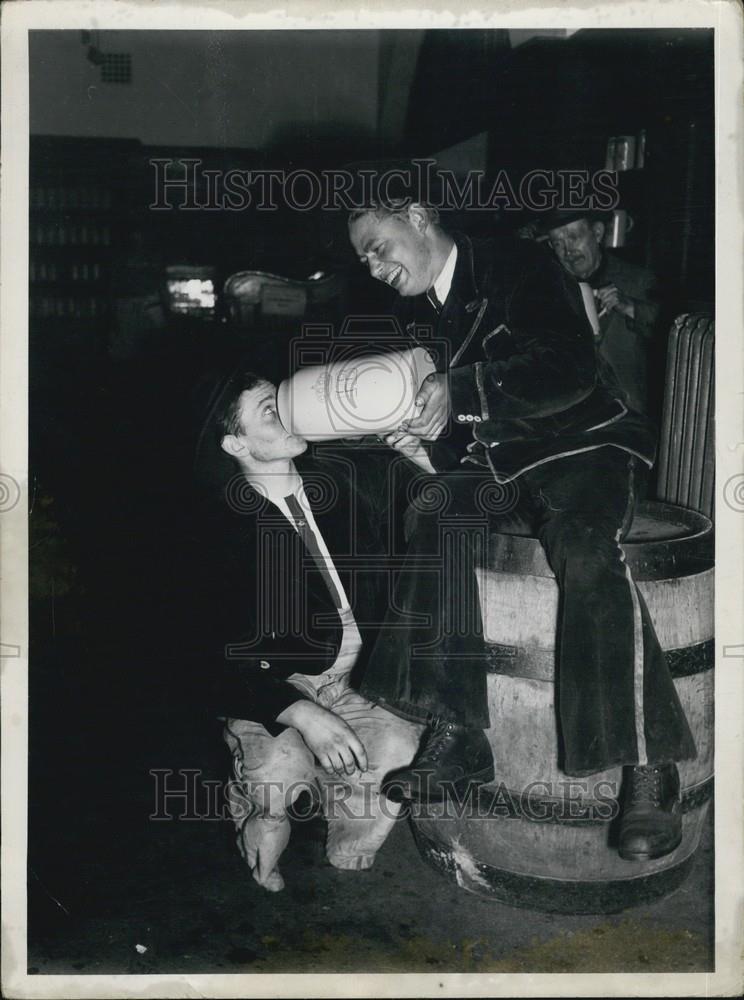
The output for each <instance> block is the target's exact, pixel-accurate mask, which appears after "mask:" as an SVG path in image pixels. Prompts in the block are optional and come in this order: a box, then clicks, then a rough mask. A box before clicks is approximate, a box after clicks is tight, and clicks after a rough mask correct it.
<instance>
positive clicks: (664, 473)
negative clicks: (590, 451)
mask: <svg viewBox="0 0 744 1000" xmlns="http://www.w3.org/2000/svg"><path fill="white" fill-rule="evenodd" d="M714 329H715V324H714V321H713V319H712V318H711V317H710V316H707V315H702V314H700V313H686V314H684V315H682V316H679V317H678V318H677V319H676V320H675V322H674V325H673V326H672V329H671V332H670V334H669V344H668V348H667V365H666V385H665V390H664V408H663V414H662V421H661V439H660V444H659V461H658V469H657V493H658V498H659V500H666V501H668V502H669V503H675V504H678V505H679V506H680V507H687V508H689V509H691V510H697V511H700V513H702V514H706V515H707V516H708V517H712V515H713V481H714V471H715V441H714V426H713V420H714V399H713V381H714V365H713V338H714Z"/></svg>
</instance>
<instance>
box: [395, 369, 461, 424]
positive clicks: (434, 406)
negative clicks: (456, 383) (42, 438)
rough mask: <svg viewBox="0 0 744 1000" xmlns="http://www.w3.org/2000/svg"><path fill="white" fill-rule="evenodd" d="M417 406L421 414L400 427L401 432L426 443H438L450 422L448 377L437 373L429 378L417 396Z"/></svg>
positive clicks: (425, 380)
mask: <svg viewBox="0 0 744 1000" xmlns="http://www.w3.org/2000/svg"><path fill="white" fill-rule="evenodd" d="M416 406H417V407H421V412H420V413H419V414H418V415H417V416H415V417H412V418H411V419H410V420H406V421H404V422H403V423H402V424H401V425H400V429H401V431H404V432H405V433H408V434H413V435H415V436H416V437H419V438H423V439H424V440H425V441H436V439H437V438H438V437H439V435H440V434H441V433H442V431H443V430H444V429H445V427H446V426H447V421H448V420H449V414H450V398H449V386H448V385H447V376H446V375H439V374H436V373H435V374H433V375H429V376H427V378H425V379H424V381H423V382H422V383H421V388H420V389H419V391H418V394H417V396H416Z"/></svg>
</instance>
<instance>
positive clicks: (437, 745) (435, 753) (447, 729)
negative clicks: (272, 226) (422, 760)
mask: <svg viewBox="0 0 744 1000" xmlns="http://www.w3.org/2000/svg"><path fill="white" fill-rule="evenodd" d="M456 728H457V727H456V726H455V724H454V723H452V722H448V723H446V724H445V725H443V726H437V727H436V728H435V730H434V733H433V735H432V737H431V739H430V740H429V743H428V745H427V747H426V757H427V759H428V760H432V761H437V760H439V758H440V757H441V756H442V753H443V751H444V750H445V748H446V747H447V746H448V744H449V742H450V739H451V737H452V735H453V734H454V732H455V730H456Z"/></svg>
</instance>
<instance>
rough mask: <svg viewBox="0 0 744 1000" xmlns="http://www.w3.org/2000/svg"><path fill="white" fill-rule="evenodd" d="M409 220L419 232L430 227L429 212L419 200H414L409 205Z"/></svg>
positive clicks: (423, 231)
mask: <svg viewBox="0 0 744 1000" xmlns="http://www.w3.org/2000/svg"><path fill="white" fill-rule="evenodd" d="M408 221H409V222H410V223H411V225H412V226H413V228H414V229H415V230H416V232H418V233H425V232H426V230H427V229H428V227H429V212H428V210H427V209H426V207H425V206H424V205H422V204H420V203H419V202H418V201H412V202H411V204H410V205H409V206H408Z"/></svg>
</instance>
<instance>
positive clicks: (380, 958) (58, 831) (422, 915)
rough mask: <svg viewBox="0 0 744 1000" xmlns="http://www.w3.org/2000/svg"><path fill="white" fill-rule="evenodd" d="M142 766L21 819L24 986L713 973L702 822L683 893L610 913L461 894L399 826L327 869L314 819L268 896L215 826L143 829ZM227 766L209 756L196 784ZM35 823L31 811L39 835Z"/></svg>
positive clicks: (175, 824) (227, 830)
mask: <svg viewBox="0 0 744 1000" xmlns="http://www.w3.org/2000/svg"><path fill="white" fill-rule="evenodd" d="M160 759H161V761H162V759H163V758H162V757H161V758H160ZM185 759H186V760H188V758H185ZM102 763H104V766H103V768H102V770H103V771H105V770H106V767H105V762H102ZM145 763H146V762H145V761H144V759H140V761H139V762H137V765H136V766H134V767H133V768H132V769H131V770H130V771H127V770H124V771H120V772H118V773H117V772H116V771H111V770H109V771H108V774H109V780H101V778H100V774H99V775H98V776H97V775H96V774H93V773H91V775H90V777H91V782H92V785H91V786H89V787H88V789H87V791H86V792H85V793H84V795H82V796H79V797H75V793H74V792H73V797H72V800H70V801H69V802H68V805H67V807H66V808H65V806H64V804H63V803H61V802H60V808H59V810H58V811H55V812H53V813H51V814H49V813H48V812H47V813H46V825H44V826H43V829H42V828H41V827H39V825H38V823H37V822H36V821H34V818H33V814H32V827H33V829H34V830H35V834H34V837H33V838H32V841H33V842H34V843H35V845H36V847H35V850H34V852H33V853H32V857H31V863H32V865H34V870H33V873H32V875H31V878H30V884H29V902H30V934H29V970H28V971H29V973H30V974H34V973H38V974H45V973H71V974H76V973H77V974H80V973H83V974H85V973H97V974H100V973H131V974H134V973H140V974H141V973H194V974H196V973H208V972H223V973H225V972H252V973H255V972H334V971H346V972H388V971H406V972H442V973H444V972H467V971H470V972H488V971H494V972H550V971H556V972H572V971H576V972H665V971H669V972H671V971H675V972H702V971H709V970H710V969H711V968H712V940H713V883H712V878H713V849H712V823H711V820H710V816H709V819H708V822H707V824H706V832H705V835H704V838H703V842H702V844H701V847H700V849H699V851H698V854H697V856H696V860H695V864H694V868H693V870H692V872H691V874H690V876H689V878H688V879H687V881H686V882H685V883H684V884H683V885H682V886H681V887H680V888H679V889H678V890H676V891H675V892H674V893H672V894H671V895H670V896H668V897H667V898H665V899H663V900H660V901H657V902H655V903H653V904H649V905H642V906H639V907H637V908H634V909H631V910H627V911H625V912H624V913H622V914H619V915H616V916H564V915H554V914H546V913H539V912H532V911H528V910H523V909H515V908H511V907H508V906H504V905H501V904H499V903H496V902H494V901H492V900H487V899H481V898H479V897H476V896H473V895H470V894H468V893H466V892H464V891H463V890H462V889H459V888H458V887H457V886H456V885H454V884H453V883H450V882H449V881H447V880H446V879H445V878H443V877H442V876H441V875H439V874H438V873H437V872H435V871H434V870H433V869H431V868H430V867H429V866H428V865H427V864H426V863H425V862H424V861H423V860H422V859H421V858H420V857H419V854H418V852H417V849H416V847H415V844H414V842H413V838H412V835H411V831H410V829H409V827H408V824H407V822H406V821H400V822H399V823H398V824H397V825H396V827H395V829H394V830H393V833H392V834H391V836H390V838H389V839H388V841H387V842H386V844H385V845H384V847H383V849H382V850H381V852H380V854H379V855H378V859H377V862H376V864H375V866H374V868H373V869H372V870H370V871H368V872H343V871H338V870H336V869H334V868H332V867H331V866H330V865H329V864H328V863H327V862H326V860H325V858H324V855H323V834H324V828H323V823H322V820H320V819H316V820H312V821H310V822H304V823H298V824H295V827H294V830H293V836H292V841H291V842H290V845H289V847H288V848H287V850H286V852H285V855H284V859H283V865H282V870H283V873H284V876H285V879H286V883H287V887H286V889H285V891H284V892H282V893H279V894H270V893H267V892H265V891H264V890H262V889H260V888H259V887H258V886H257V885H256V884H255V883H254V882H253V880H252V879H251V878H250V876H249V874H248V871H247V869H246V868H245V867H244V866H243V863H242V861H241V860H240V859H239V857H238V853H237V850H236V848H235V846H234V843H233V837H232V826H231V824H229V823H228V822H227V821H224V820H183V819H180V820H179V819H173V820H163V821H153V820H149V819H148V818H147V817H148V813H149V812H150V811H152V809H153V808H154V791H153V790H154V779H152V778H151V776H150V775H148V774H147V769H146V767H145V766H144V764H145ZM167 763H168V764H169V763H170V762H169V761H168V762H167ZM199 763H200V764H203V762H202V761H199ZM223 763H224V764H225V766H226V765H227V759H226V757H225V758H221V757H219V756H215V759H214V761H213V762H212V764H211V765H210V770H211V773H210V774H209V775H208V776H209V777H215V776H218V775H219V770H220V767H221V766H222V764H223ZM179 766H181V767H184V766H190V765H187V764H185V763H184V758H182V761H181V764H180V765H179ZM194 766H197V765H196V764H195V765H194ZM91 787H92V789H93V791H94V794H93V795H90V791H91ZM86 802H87V803H88V805H87V806H86V805H85V803H86ZM46 805H47V806H48V805H49V803H48V802H47V803H46ZM44 812H45V809H44V805H43V804H42V805H41V806H40V807H39V808H37V809H36V810H35V815H36V818H37V819H38V821H39V822H40V817H41V816H42V814H44ZM50 819H52V820H53V825H50V823H49V820H50ZM137 945H141V946H144V948H145V949H146V951H143V950H142V948H140V949H138V948H137Z"/></svg>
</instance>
